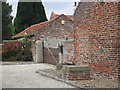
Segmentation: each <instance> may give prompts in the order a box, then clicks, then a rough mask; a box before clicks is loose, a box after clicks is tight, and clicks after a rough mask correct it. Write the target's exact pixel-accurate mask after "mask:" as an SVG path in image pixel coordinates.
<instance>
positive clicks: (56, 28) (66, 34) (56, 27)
mask: <svg viewBox="0 0 120 90" xmlns="http://www.w3.org/2000/svg"><path fill="white" fill-rule="evenodd" d="M62 20H64V21H65V23H64V24H61V21H62ZM37 34H39V35H40V36H41V37H44V38H45V37H46V38H51V37H56V38H58V39H73V21H71V20H70V19H68V18H67V17H66V16H64V15H62V16H60V17H59V18H57V19H55V20H54V21H52V22H51V23H49V24H47V25H45V26H44V27H43V28H41V29H40V30H38V31H37V32H36V35H37Z"/></svg>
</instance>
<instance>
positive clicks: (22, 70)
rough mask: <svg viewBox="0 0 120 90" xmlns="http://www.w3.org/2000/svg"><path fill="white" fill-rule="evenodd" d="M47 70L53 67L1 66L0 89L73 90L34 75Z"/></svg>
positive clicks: (45, 65)
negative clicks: (61, 89)
mask: <svg viewBox="0 0 120 90" xmlns="http://www.w3.org/2000/svg"><path fill="white" fill-rule="evenodd" d="M0 67H1V66H0ZM48 68H51V69H52V68H54V66H53V65H49V64H29V65H3V66H2V88H74V87H72V86H70V85H67V84H65V83H64V82H59V81H56V80H54V79H51V78H48V77H44V76H41V75H39V74H37V73H35V71H37V70H40V69H41V70H42V69H48ZM0 73H1V72H0ZM0 80H1V78H0Z"/></svg>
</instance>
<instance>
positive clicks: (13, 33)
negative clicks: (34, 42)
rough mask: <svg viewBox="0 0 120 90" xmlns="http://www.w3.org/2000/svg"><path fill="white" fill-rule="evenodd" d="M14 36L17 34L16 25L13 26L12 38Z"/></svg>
mask: <svg viewBox="0 0 120 90" xmlns="http://www.w3.org/2000/svg"><path fill="white" fill-rule="evenodd" d="M14 35H16V33H15V26H14V24H12V36H14Z"/></svg>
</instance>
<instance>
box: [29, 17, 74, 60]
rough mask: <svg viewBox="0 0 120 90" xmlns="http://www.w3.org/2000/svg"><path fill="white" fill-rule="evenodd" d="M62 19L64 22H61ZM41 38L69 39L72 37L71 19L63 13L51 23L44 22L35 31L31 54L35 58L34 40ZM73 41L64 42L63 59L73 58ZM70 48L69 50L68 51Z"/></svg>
mask: <svg viewBox="0 0 120 90" xmlns="http://www.w3.org/2000/svg"><path fill="white" fill-rule="evenodd" d="M62 20H64V21H65V24H61V21H62ZM41 38H54V39H60V40H70V39H73V38H74V30H73V21H72V20H70V19H68V18H67V17H66V16H65V15H62V16H60V17H58V18H57V19H55V20H53V21H52V22H51V23H49V24H46V25H45V26H44V27H42V28H41V29H39V30H38V31H36V32H35V37H33V38H32V48H31V50H32V54H33V57H34V60H35V55H36V52H35V49H36V48H35V41H36V40H40V39H41ZM71 46H73V42H68V43H67V42H66V44H65V45H64V48H65V49H64V51H65V52H64V55H63V56H62V58H63V61H62V62H64V61H67V60H71V59H72V58H73V52H74V49H73V48H71ZM70 50H71V51H70Z"/></svg>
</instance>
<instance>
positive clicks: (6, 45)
mask: <svg viewBox="0 0 120 90" xmlns="http://www.w3.org/2000/svg"><path fill="white" fill-rule="evenodd" d="M21 45H22V42H21V41H3V45H2V52H7V50H8V49H10V50H14V49H16V48H17V47H20V46H21Z"/></svg>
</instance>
